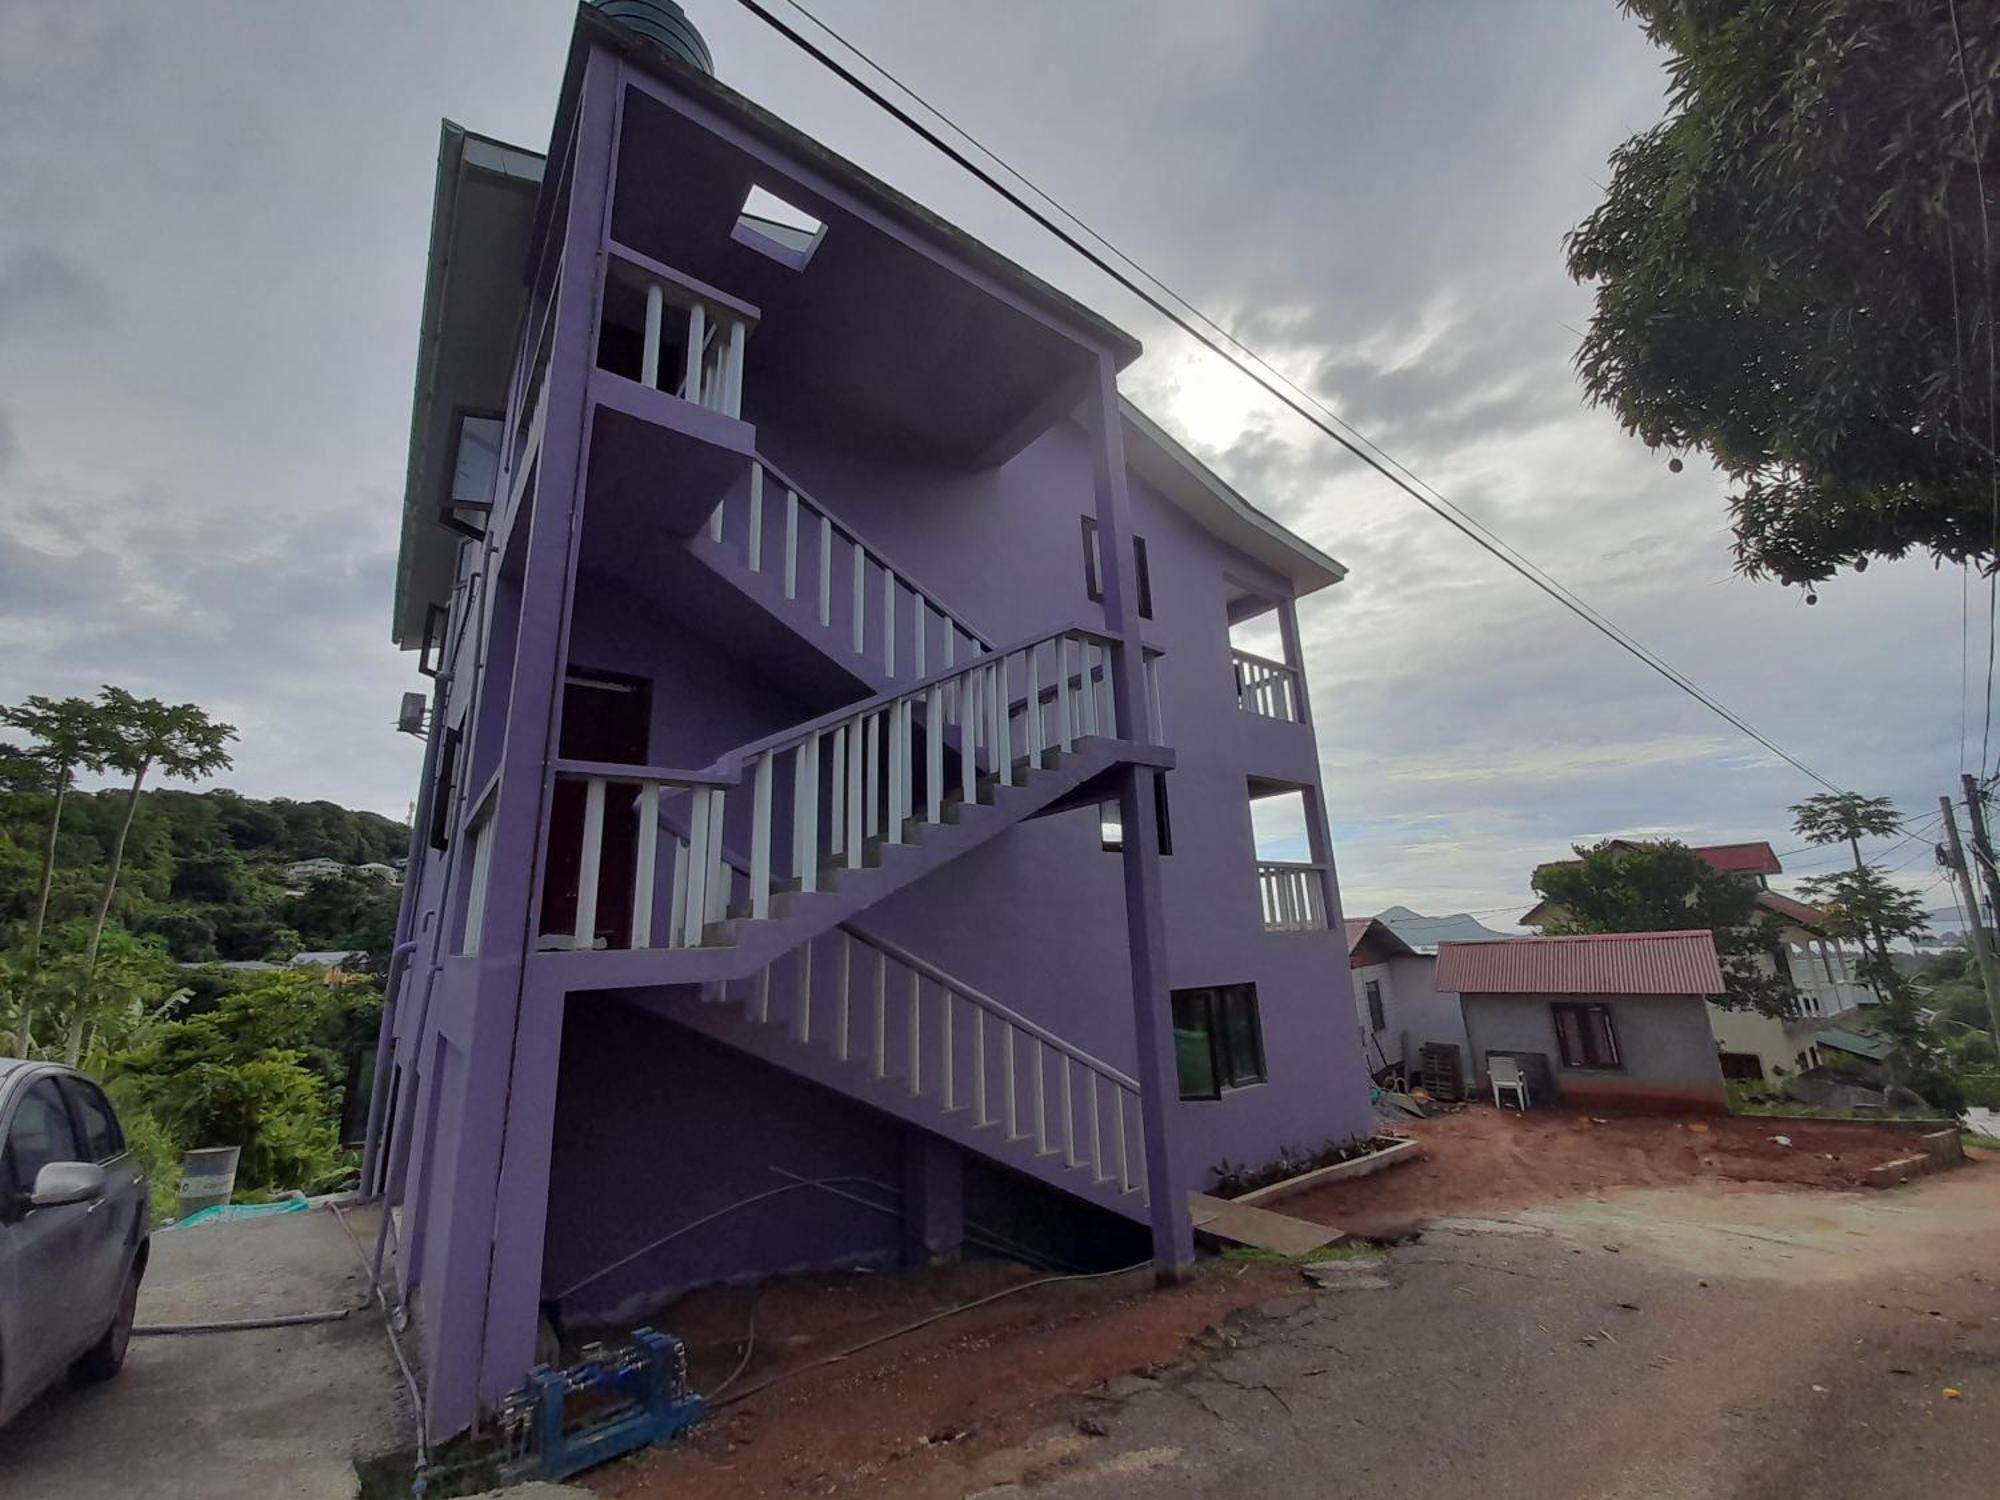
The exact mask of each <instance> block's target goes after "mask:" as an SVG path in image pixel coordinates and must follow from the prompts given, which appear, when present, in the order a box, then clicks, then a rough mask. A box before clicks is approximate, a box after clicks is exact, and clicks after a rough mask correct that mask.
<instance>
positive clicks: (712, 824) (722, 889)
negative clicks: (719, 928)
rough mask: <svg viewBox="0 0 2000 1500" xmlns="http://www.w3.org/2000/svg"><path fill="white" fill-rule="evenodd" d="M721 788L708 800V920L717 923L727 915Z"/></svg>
mask: <svg viewBox="0 0 2000 1500" xmlns="http://www.w3.org/2000/svg"><path fill="white" fill-rule="evenodd" d="M722 798H723V793H722V788H720V787H717V788H716V789H715V795H713V796H712V797H710V798H709V799H708V858H709V872H708V918H707V920H709V921H711V922H719V921H721V920H722V919H723V918H724V917H725V916H727V915H728V913H729V865H728V863H727V862H726V861H725V860H724V859H723V857H722Z"/></svg>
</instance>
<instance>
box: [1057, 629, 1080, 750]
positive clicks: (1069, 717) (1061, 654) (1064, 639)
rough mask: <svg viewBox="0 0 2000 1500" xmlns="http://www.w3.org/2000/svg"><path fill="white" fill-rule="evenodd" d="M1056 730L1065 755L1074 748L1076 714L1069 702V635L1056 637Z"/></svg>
mask: <svg viewBox="0 0 2000 1500" xmlns="http://www.w3.org/2000/svg"><path fill="white" fill-rule="evenodd" d="M1056 732H1057V733H1058V734H1059V735H1060V736H1061V737H1062V744H1061V749H1062V751H1063V753H1064V754H1065V755H1067V754H1068V753H1069V752H1070V751H1071V750H1073V749H1075V748H1076V716H1075V715H1074V714H1073V713H1072V712H1071V710H1070V702H1069V637H1068V636H1066V635H1059V636H1057V637H1056Z"/></svg>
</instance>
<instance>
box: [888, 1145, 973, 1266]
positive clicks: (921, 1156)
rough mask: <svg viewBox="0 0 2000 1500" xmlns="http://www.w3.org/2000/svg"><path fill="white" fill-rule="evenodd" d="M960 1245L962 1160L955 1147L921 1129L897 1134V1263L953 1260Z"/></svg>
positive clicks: (962, 1239) (962, 1240)
mask: <svg viewBox="0 0 2000 1500" xmlns="http://www.w3.org/2000/svg"><path fill="white" fill-rule="evenodd" d="M964 1243H965V1163H964V1160H963V1158H961V1157H960V1155H959V1154H958V1148H957V1147H955V1146H953V1145H952V1144H951V1143H950V1142H948V1141H942V1140H939V1139H938V1138H937V1137H936V1136H934V1135H932V1134H930V1133H929V1132H928V1131H923V1130H906V1131H904V1132H903V1264H904V1265H905V1266H906V1267H908V1268H909V1269H911V1270H921V1269H922V1268H923V1267H925V1266H935V1265H940V1264H944V1263H946V1262H949V1261H955V1260H957V1259H958V1253H959V1248H960V1247H961V1246H962V1245H963V1244H964Z"/></svg>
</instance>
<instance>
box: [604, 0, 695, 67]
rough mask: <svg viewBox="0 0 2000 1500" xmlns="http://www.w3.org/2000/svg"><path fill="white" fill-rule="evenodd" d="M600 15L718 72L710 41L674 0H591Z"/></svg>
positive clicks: (692, 63) (689, 64) (687, 62)
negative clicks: (697, 29) (705, 38)
mask: <svg viewBox="0 0 2000 1500" xmlns="http://www.w3.org/2000/svg"><path fill="white" fill-rule="evenodd" d="M589 3H590V5H591V7H592V8H593V9H594V10H596V11H597V12H598V13H599V14H600V15H603V16H605V17H607V18H608V19H610V20H613V21H616V22H617V23H618V24H619V25H620V26H623V27H624V28H625V29H626V30H627V31H630V32H632V33H634V34H635V35H638V36H643V37H645V38H647V39H648V40H649V41H655V42H658V43H659V44H660V45H661V46H662V47H665V48H666V49H667V50H668V51H669V52H671V53H673V54H674V56H676V57H678V58H679V59H681V61H683V62H685V63H686V64H687V65H688V66H689V67H691V68H699V69H700V70H701V71H702V72H704V73H706V74H708V76H709V77H711V78H713V77H714V76H715V64H714V62H713V61H712V60H711V59H710V58H709V55H708V43H707V42H705V41H703V40H702V39H701V33H700V32H699V31H696V30H695V29H694V22H692V21H690V20H689V19H688V18H687V12H686V11H684V10H682V9H681V8H680V7H679V6H678V5H676V4H674V0H589Z"/></svg>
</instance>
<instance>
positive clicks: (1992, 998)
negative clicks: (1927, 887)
mask: <svg viewBox="0 0 2000 1500" xmlns="http://www.w3.org/2000/svg"><path fill="white" fill-rule="evenodd" d="M1972 805H1973V806H1974V807H1975V808H1976V807H1977V806H1978V805H1979V803H1978V799H1977V798H1976V797H1975V798H1974V799H1973V804H1972ZM1938 806H1939V807H1941V808H1943V809H1944V838H1945V857H1946V860H1947V861H1948V862H1949V863H1950V865H1951V870H1952V874H1953V875H1954V876H1956V877H1957V879H1958V890H1959V895H1960V897H1961V898H1962V899H1963V900H1964V902H1965V921H1966V926H1967V928H1968V929H1969V932H1968V934H1967V935H1968V936H1969V937H1970V938H1971V939H1972V956H1973V957H1974V958H1976V959H1977V960H1978V961H1979V982H1980V983H1981V984H1982V985H1984V986H1985V988H1986V1018H1987V1020H1988V1021H1989V1022H1990V1023H1991V1024H1992V1027H1993V1039H1994V1041H1995V1042H2000V969H1996V967H1995V965H1994V962H1993V944H1992V943H1991V942H1990V941H1989V940H1988V938H1987V935H1986V920H1985V918H1984V917H1982V916H1981V915H1980V911H1979V892H1978V891H1976V890H1974V889H1973V885H1972V875H1971V872H1969V871H1968V870H1967V869H1966V868H1965V850H1964V849H1963V848H1962V847H1961V846H1960V844H1959V842H1958V818H1957V816H1956V815H1955V814H1954V813H1953V811H1952V805H1951V798H1949V797H1940V798H1938Z"/></svg>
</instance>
